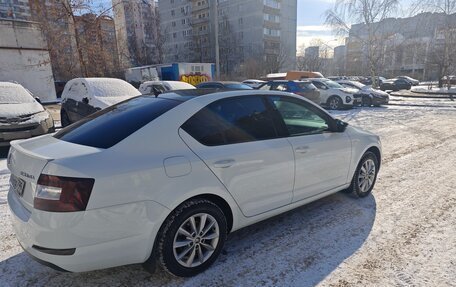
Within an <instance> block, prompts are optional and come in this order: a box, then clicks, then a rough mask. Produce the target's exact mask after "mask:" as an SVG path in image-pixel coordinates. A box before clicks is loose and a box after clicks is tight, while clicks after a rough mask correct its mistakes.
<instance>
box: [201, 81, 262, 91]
mask: <svg viewBox="0 0 456 287" xmlns="http://www.w3.org/2000/svg"><path fill="white" fill-rule="evenodd" d="M196 88H197V89H220V90H252V89H253V88H252V87H250V86H248V85H246V84H243V83H239V82H229V81H218V82H215V81H214V82H204V83H201V84H198V85H196Z"/></svg>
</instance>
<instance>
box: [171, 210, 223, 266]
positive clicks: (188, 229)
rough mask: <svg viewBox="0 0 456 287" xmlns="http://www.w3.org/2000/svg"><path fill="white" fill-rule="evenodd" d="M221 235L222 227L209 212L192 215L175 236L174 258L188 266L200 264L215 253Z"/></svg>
mask: <svg viewBox="0 0 456 287" xmlns="http://www.w3.org/2000/svg"><path fill="white" fill-rule="evenodd" d="M219 237H220V228H219V225H218V223H217V221H216V220H215V218H214V217H213V216H211V215H210V214H207V213H198V214H195V215H192V216H190V217H189V218H188V219H186V220H185V221H184V222H183V223H182V225H181V226H180V227H179V229H178V230H177V232H176V235H175V236H174V242H173V252H174V258H175V259H176V260H177V262H178V263H179V264H180V265H182V266H184V267H187V268H190V267H196V266H199V265H201V264H203V263H204V262H206V261H207V260H208V259H209V258H210V257H211V255H212V254H213V253H214V251H215V249H216V248H217V244H218V242H219Z"/></svg>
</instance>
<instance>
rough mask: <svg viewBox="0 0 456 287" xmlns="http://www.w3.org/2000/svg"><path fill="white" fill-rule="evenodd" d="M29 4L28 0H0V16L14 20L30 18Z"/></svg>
mask: <svg viewBox="0 0 456 287" xmlns="http://www.w3.org/2000/svg"><path fill="white" fill-rule="evenodd" d="M30 17H31V14H30V6H29V1H28V0H2V1H0V18H3V19H15V20H30Z"/></svg>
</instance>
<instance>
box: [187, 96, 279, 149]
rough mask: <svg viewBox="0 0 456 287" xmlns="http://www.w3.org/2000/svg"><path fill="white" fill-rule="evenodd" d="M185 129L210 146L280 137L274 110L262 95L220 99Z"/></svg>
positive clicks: (206, 108) (193, 119)
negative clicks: (275, 124) (274, 121)
mask: <svg viewBox="0 0 456 287" xmlns="http://www.w3.org/2000/svg"><path fill="white" fill-rule="evenodd" d="M182 129H183V130H185V131H186V132H187V133H188V134H190V135H191V136H192V137H193V138H194V139H196V140H197V141H198V142H200V143H201V144H204V145H207V146H217V145H226V144H236V143H243V142H251V141H257V140H267V139H272V138H275V137H277V133H276V130H275V128H274V124H273V121H272V118H271V117H270V112H269V111H268V110H267V108H266V105H265V103H264V101H263V99H262V97H261V96H251V97H246V96H243V97H236V98H229V99H223V100H219V101H216V102H214V103H212V104H210V105H208V106H207V107H205V108H203V109H202V110H200V111H199V112H198V113H196V114H195V115H194V116H193V117H191V118H190V119H189V120H188V121H187V122H186V123H185V124H184V125H182Z"/></svg>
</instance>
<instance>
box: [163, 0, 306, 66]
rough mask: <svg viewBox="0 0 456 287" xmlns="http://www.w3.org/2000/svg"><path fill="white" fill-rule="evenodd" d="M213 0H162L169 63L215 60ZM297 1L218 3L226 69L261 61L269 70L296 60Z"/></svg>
mask: <svg viewBox="0 0 456 287" xmlns="http://www.w3.org/2000/svg"><path fill="white" fill-rule="evenodd" d="M216 3H217V2H216V1H209V0H189V1H180V0H161V1H160V5H159V12H160V20H161V21H160V26H161V31H162V32H163V33H164V34H165V35H166V42H165V49H164V50H165V51H166V53H165V57H164V60H165V62H172V61H182V62H214V61H215V21H216V20H215V18H216V17H214V16H215V15H214V11H216V8H215V7H214V5H215V4H216ZM296 10H297V1H296V0H290V1H280V0H219V1H218V7H217V18H218V23H217V24H218V28H219V29H218V30H219V35H218V37H219V52H220V62H221V72H222V74H230V73H232V72H233V71H239V70H240V69H242V67H243V66H244V63H245V62H247V61H249V62H250V63H251V62H252V60H255V62H257V64H258V68H260V67H261V69H262V71H258V72H259V73H264V72H274V71H275V72H276V71H278V70H290V69H294V68H295V64H296V24H297V22H296V19H297V16H296V13H297V12H296Z"/></svg>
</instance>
